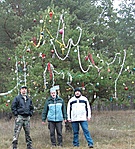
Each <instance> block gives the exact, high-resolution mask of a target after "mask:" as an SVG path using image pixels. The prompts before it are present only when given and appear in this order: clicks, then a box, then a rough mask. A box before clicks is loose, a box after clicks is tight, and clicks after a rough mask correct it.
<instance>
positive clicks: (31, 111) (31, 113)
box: [30, 100, 34, 116]
mask: <svg viewBox="0 0 135 149" xmlns="http://www.w3.org/2000/svg"><path fill="white" fill-rule="evenodd" d="M33 111H34V106H33V103H32V100H30V116H32V115H33Z"/></svg>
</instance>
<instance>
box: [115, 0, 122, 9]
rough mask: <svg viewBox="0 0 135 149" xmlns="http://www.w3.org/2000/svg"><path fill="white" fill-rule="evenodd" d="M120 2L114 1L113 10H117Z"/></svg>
mask: <svg viewBox="0 0 135 149" xmlns="http://www.w3.org/2000/svg"><path fill="white" fill-rule="evenodd" d="M121 1H122V0H114V2H113V4H114V7H115V8H118V6H119V4H120V3H121Z"/></svg>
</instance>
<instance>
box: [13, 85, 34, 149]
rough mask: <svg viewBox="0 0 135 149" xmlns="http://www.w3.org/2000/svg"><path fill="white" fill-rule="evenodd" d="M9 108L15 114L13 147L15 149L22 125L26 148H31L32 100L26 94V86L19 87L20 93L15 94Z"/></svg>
mask: <svg viewBox="0 0 135 149" xmlns="http://www.w3.org/2000/svg"><path fill="white" fill-rule="evenodd" d="M11 110H12V113H13V115H14V116H15V126H14V135H13V142H12V144H13V149H17V144H18V138H19V134H20V132H21V129H22V127H23V129H24V132H25V139H26V144H27V149H32V139H31V137H30V117H31V116H32V115H33V110H34V107H33V104H32V100H31V99H30V98H29V97H28V96H27V87H26V86H22V87H21V88H20V94H19V95H17V96H16V97H15V98H14V100H13V102H12V105H11Z"/></svg>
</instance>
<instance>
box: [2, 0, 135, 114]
mask: <svg viewBox="0 0 135 149" xmlns="http://www.w3.org/2000/svg"><path fill="white" fill-rule="evenodd" d="M113 2H114V1H113V0H74V1H73V0H64V1H62V0H52V1H51V0H46V1H45V2H44V1H41V0H38V1H37V0H27V1H25V0H20V1H17V0H5V1H1V2H0V8H1V9H0V20H1V21H0V110H1V112H3V111H10V105H11V102H12V100H13V98H14V96H16V95H17V94H18V93H19V88H20V86H21V85H27V86H28V92H29V95H30V96H31V98H32V100H33V103H34V106H35V111H38V112H41V110H42V107H43V104H44V102H45V100H46V98H47V96H48V94H49V89H50V87H52V86H54V87H56V88H57V90H58V93H59V94H60V96H61V97H62V98H63V99H65V102H67V101H68V99H69V98H70V97H71V96H72V95H73V89H74V88H75V87H80V88H81V89H82V91H83V94H84V95H86V96H87V97H88V99H89V102H90V104H91V107H92V108H93V110H94V109H95V110H115V109H116V110H119V109H129V108H133V109H134V106H135V104H134V103H135V99H134V97H135V93H134V89H135V49H134V47H135V42H134V41H135V32H134V30H135V2H134V1H133V0H123V1H119V2H120V5H119V9H117V8H115V7H114V5H113Z"/></svg>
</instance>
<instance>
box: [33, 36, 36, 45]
mask: <svg viewBox="0 0 135 149" xmlns="http://www.w3.org/2000/svg"><path fill="white" fill-rule="evenodd" d="M32 41H33V44H34V46H36V44H37V38H36V37H33V38H32Z"/></svg>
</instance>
